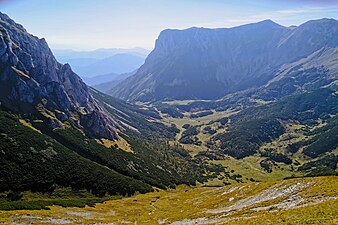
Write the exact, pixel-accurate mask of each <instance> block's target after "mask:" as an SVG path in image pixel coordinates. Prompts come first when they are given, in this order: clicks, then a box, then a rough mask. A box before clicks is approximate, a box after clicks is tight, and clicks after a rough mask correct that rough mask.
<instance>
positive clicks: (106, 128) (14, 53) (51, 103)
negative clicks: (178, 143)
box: [0, 13, 117, 139]
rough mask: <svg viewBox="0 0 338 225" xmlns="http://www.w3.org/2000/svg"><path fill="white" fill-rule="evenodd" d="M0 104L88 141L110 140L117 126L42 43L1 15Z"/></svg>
mask: <svg viewBox="0 0 338 225" xmlns="http://www.w3.org/2000/svg"><path fill="white" fill-rule="evenodd" d="M0 101H1V104H2V105H3V106H5V107H7V108H9V109H10V110H12V111H14V112H16V113H21V114H33V115H43V116H44V118H46V119H47V120H49V124H50V125H51V126H52V127H53V128H54V127H60V126H62V122H65V121H67V122H69V123H70V124H72V125H73V126H76V127H78V128H81V129H83V130H84V131H85V132H86V133H87V134H88V135H89V136H91V137H104V138H108V139H115V138H116V137H117V136H116V131H115V130H116V128H117V123H115V121H114V120H113V119H112V118H111V116H110V115H109V113H107V112H106V111H105V109H104V108H103V107H101V106H100V105H99V104H98V103H97V102H96V100H95V99H94V98H93V97H92V96H91V95H90V93H89V91H88V87H87V86H86V85H85V84H84V83H83V82H82V80H81V79H80V78H79V77H78V76H77V75H76V74H75V73H74V72H73V71H72V69H71V68H70V66H69V65H68V64H65V65H62V64H60V63H58V62H57V61H56V59H55V58H54V56H53V54H52V52H51V50H50V49H49V47H48V45H47V42H46V41H45V39H39V38H37V37H35V36H33V35H31V34H29V33H28V32H27V31H26V30H25V29H24V28H23V27H22V26H21V25H19V24H17V23H15V22H14V21H13V20H11V19H10V18H9V17H8V16H7V15H5V14H2V13H0Z"/></svg>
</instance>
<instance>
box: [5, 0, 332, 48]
mask: <svg viewBox="0 0 338 225" xmlns="http://www.w3.org/2000/svg"><path fill="white" fill-rule="evenodd" d="M0 11H1V12H4V13H6V14H8V15H9V16H10V17H11V18H13V19H14V20H15V21H17V22H18V23H21V24H22V25H24V26H25V28H26V29H27V30H28V31H29V32H30V33H33V34H34V35H36V36H39V37H45V38H46V39H47V42H48V43H49V44H50V46H51V47H52V48H54V49H56V48H72V49H86V50H89V49H95V48H111V47H121V48H132V47H136V46H138V47H144V48H147V49H152V48H153V46H154V43H155V40H156V38H157V36H158V34H159V33H160V32H161V30H164V29H167V28H178V29H184V28H189V27H192V26H197V27H210V28H215V27H233V26H237V25H241V24H246V23H251V22H257V21H260V20H264V19H272V20H274V21H275V22H277V23H280V24H282V25H285V26H290V25H299V24H301V23H303V22H305V21H307V20H310V19H319V18H323V17H327V18H335V19H338V0H0Z"/></svg>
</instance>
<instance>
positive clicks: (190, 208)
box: [0, 177, 338, 225]
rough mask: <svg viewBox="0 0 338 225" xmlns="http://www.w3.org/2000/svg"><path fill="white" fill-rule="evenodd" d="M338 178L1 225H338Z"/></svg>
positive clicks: (130, 203) (212, 191) (166, 197)
mask: <svg viewBox="0 0 338 225" xmlns="http://www.w3.org/2000/svg"><path fill="white" fill-rule="evenodd" d="M337 223H338V177H317V178H301V179H290V180H283V181H269V182H261V183H246V184H234V185H228V186H224V187H220V188H211V187H196V188H189V187H187V186H180V187H178V188H177V189H176V190H167V191H159V192H153V193H148V194H143V195H137V196H134V197H130V198H123V199H120V200H112V201H108V202H105V203H103V204H97V205H96V207H95V208H91V207H86V208H62V207H57V206H53V207H51V210H42V211H6V212H1V213H0V224H297V225H298V224H337Z"/></svg>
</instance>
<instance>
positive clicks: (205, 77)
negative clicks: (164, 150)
mask: <svg viewBox="0 0 338 225" xmlns="http://www.w3.org/2000/svg"><path fill="white" fill-rule="evenodd" d="M337 37H338V21H336V20H333V19H321V20H314V21H309V22H307V23H304V24H302V25H300V26H299V27H296V28H289V27H283V26H281V25H279V24H276V23H274V22H273V21H271V20H266V21H262V22H259V23H255V24H248V25H244V26H239V27H234V28H229V29H228V28H220V29H206V28H189V29H186V30H164V31H162V32H161V34H160V36H159V37H158V39H157V41H156V45H155V49H154V50H153V51H152V52H151V53H150V55H149V56H148V58H147V59H146V61H145V64H144V65H143V66H142V67H140V69H139V70H138V71H137V72H136V74H135V75H133V76H131V77H129V78H127V79H126V80H124V81H122V82H121V83H119V85H118V86H116V87H114V88H113V89H112V90H111V91H110V92H109V93H110V94H111V95H112V96H115V97H118V98H122V99H125V100H129V101H144V102H146V101H157V100H163V99H180V100H184V99H217V98H221V97H223V96H224V95H226V94H229V93H234V92H237V91H241V90H246V89H248V88H255V87H260V86H261V85H264V84H266V83H267V82H268V81H270V80H271V79H273V78H274V75H275V74H276V72H277V71H278V70H279V69H280V68H281V67H282V66H283V65H284V64H290V63H293V62H296V61H299V60H301V59H304V58H306V57H308V56H310V55H311V54H313V53H315V52H316V51H318V50H320V49H322V48H327V49H333V48H336V47H337V46H338V38H337Z"/></svg>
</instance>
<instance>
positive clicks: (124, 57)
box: [53, 48, 149, 85]
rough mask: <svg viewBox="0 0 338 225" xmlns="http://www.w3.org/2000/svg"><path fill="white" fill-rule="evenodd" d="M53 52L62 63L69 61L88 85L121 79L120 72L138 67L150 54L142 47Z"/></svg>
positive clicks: (131, 70)
mask: <svg viewBox="0 0 338 225" xmlns="http://www.w3.org/2000/svg"><path fill="white" fill-rule="evenodd" d="M53 52H54V54H55V56H56V58H57V59H58V60H59V61H60V62H61V63H68V64H69V65H70V66H71V67H72V69H73V70H74V72H76V73H77V74H78V75H79V76H80V77H81V78H82V79H84V81H85V83H86V84H88V85H97V84H101V83H105V82H108V81H115V80H116V79H118V80H120V78H117V77H118V75H119V74H125V73H130V72H133V71H134V70H136V69H138V68H139V67H140V66H141V65H142V64H143V63H144V60H145V58H146V57H147V55H148V54H149V51H148V50H146V49H142V48H132V49H115V48H112V49H97V50H94V51H74V50H58V49H56V50H53ZM122 77H123V76H122Z"/></svg>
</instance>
